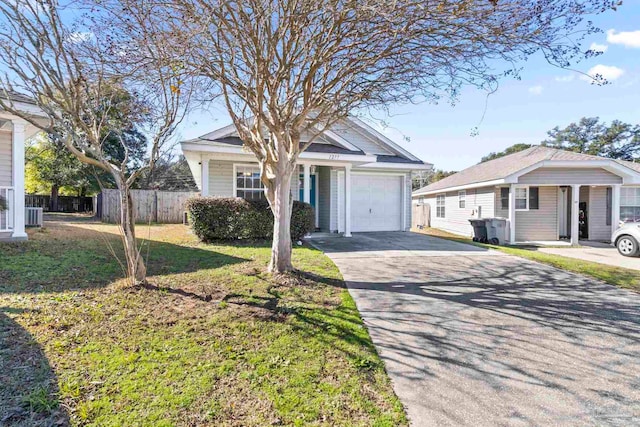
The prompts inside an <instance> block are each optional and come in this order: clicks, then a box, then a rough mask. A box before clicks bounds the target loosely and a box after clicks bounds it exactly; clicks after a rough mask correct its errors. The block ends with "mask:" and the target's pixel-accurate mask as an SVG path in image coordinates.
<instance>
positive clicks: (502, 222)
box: [484, 218, 507, 245]
mask: <svg viewBox="0 0 640 427" xmlns="http://www.w3.org/2000/svg"><path fill="white" fill-rule="evenodd" d="M484 220H485V223H486V225H487V238H488V239H489V243H491V244H493V245H504V243H505V242H506V241H507V220H506V219H505V218H485V219H484Z"/></svg>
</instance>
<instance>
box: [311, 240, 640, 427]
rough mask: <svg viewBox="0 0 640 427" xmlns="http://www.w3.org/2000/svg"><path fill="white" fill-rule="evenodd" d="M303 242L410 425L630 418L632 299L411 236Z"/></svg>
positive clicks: (639, 346) (514, 261) (634, 352)
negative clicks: (343, 286) (358, 327)
mask: <svg viewBox="0 0 640 427" xmlns="http://www.w3.org/2000/svg"><path fill="white" fill-rule="evenodd" d="M313 243H314V244H315V245H316V246H318V247H319V248H321V249H322V250H324V251H325V252H326V253H327V255H328V256H329V257H331V258H332V259H333V261H334V262H335V263H336V265H337V266H338V267H339V268H340V270H341V271H342V274H343V276H344V278H345V280H346V281H347V285H348V287H349V291H350V293H351V294H352V295H353V297H354V299H355V301H356V304H357V306H358V309H359V310H360V313H361V314H362V317H363V319H364V321H365V324H366V325H367V327H368V328H369V332H370V334H371V337H372V339H373V342H374V344H375V346H376V348H377V350H378V352H379V354H380V355H381V357H382V359H383V360H384V362H385V365H386V368H387V371H388V373H389V375H390V377H391V379H392V381H393V384H394V388H395V390H396V393H397V394H398V396H399V397H400V399H401V400H402V402H403V403H404V405H405V406H406V408H407V413H408V415H409V418H410V420H411V421H412V424H413V425H415V426H444V425H455V426H467V425H468V426H484V425H486V426H496V425H506V426H520V425H523V426H525V425H554V426H563V425H566V426H575V425H583V426H584V425H620V426H629V425H640V295H638V294H636V293H633V292H630V291H625V290H621V289H617V288H614V287H612V286H609V285H604V284H601V283H599V282H596V281H594V280H590V279H587V278H584V277H582V276H578V275H575V274H571V273H568V272H565V271H562V270H558V269H555V268H552V267H548V266H545V265H541V264H537V263H533V262H530V261H527V260H523V259H521V258H516V257H512V256H508V255H504V254H502V253H498V252H493V251H487V250H484V249H482V248H478V247H475V246H470V245H464V244H461V243H456V242H451V241H447V240H442V239H437V238H434V237H430V236H424V235H418V234H413V233H365V234H356V235H354V237H352V238H350V239H349V238H341V237H326V238H325V237H321V238H317V239H314V240H313Z"/></svg>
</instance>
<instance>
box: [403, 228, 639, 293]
mask: <svg viewBox="0 0 640 427" xmlns="http://www.w3.org/2000/svg"><path fill="white" fill-rule="evenodd" d="M414 231H416V232H418V233H423V234H428V235H430V236H434V237H440V238H442V239H447V240H454V241H456V242H462V243H468V244H471V245H475V246H480V247H483V248H487V249H496V250H499V251H502V252H505V253H507V254H510V255H515V256H519V257H522V258H526V259H530V260H532V261H537V262H540V263H542V264H547V265H551V266H553V267H556V268H560V269H563V270H567V271H571V272H573V273H578V274H583V275H585V276H590V277H593V278H595V279H598V280H602V281H603V282H606V283H609V284H611V285H614V286H618V287H620V288H626V289H631V290H633V291H636V292H640V271H636V270H631V269H627V268H622V267H613V266H610V265H606V264H600V263H596V262H591V261H585V260H580V259H576V258H569V257H563V256H559V255H554V254H547V253H544V252H538V251H536V250H535V248H522V247H514V246H498V245H489V244H484V243H478V242H474V241H472V240H471V239H470V238H465V237H461V236H458V235H455V234H452V233H448V232H446V231H443V230H439V229H437V228H425V229H423V230H414Z"/></svg>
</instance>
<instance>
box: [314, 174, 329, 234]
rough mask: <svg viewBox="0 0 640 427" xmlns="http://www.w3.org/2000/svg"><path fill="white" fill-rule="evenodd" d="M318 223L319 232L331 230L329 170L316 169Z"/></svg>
mask: <svg viewBox="0 0 640 427" xmlns="http://www.w3.org/2000/svg"><path fill="white" fill-rule="evenodd" d="M317 179H318V182H317V185H318V223H319V226H320V230H322V231H325V232H326V231H330V230H331V168H329V167H327V166H320V167H318V178H317Z"/></svg>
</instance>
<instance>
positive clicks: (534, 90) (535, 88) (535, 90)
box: [529, 85, 542, 95]
mask: <svg viewBox="0 0 640 427" xmlns="http://www.w3.org/2000/svg"><path fill="white" fill-rule="evenodd" d="M529 93H530V94H532V95H540V94H541V93H542V86H540V85H537V86H531V87H530V88H529Z"/></svg>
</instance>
